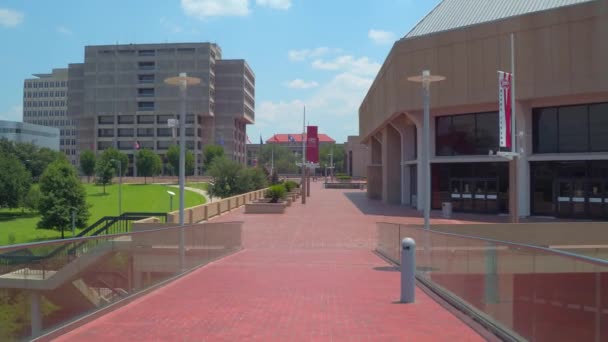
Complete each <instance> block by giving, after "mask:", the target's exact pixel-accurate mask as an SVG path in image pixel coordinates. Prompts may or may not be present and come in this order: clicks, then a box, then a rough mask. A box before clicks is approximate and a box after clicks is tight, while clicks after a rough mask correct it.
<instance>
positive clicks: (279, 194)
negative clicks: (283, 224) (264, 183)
mask: <svg viewBox="0 0 608 342" xmlns="http://www.w3.org/2000/svg"><path fill="white" fill-rule="evenodd" d="M286 195H287V191H286V190H285V186H284V185H283V184H277V185H273V186H271V187H270V188H268V190H267V191H266V198H270V203H278V202H279V200H282V199H285V196H286Z"/></svg>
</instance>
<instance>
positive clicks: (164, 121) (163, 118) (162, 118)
mask: <svg viewBox="0 0 608 342" xmlns="http://www.w3.org/2000/svg"><path fill="white" fill-rule="evenodd" d="M175 118H176V117H175V115H159V116H158V118H157V120H156V123H159V124H163V125H166V124H167V120H169V119H175Z"/></svg>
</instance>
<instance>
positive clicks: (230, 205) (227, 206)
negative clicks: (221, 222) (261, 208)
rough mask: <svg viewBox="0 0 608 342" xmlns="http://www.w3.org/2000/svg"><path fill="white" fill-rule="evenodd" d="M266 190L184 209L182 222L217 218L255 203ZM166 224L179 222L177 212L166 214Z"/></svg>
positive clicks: (189, 222) (187, 222)
mask: <svg viewBox="0 0 608 342" xmlns="http://www.w3.org/2000/svg"><path fill="white" fill-rule="evenodd" d="M265 193H266V189H262V190H256V191H252V192H248V193H246V194H241V195H237V196H233V197H228V198H223V199H221V200H219V201H215V202H211V203H205V204H201V205H197V206H194V207H191V208H186V209H185V213H184V216H185V218H184V221H185V223H186V224H191V223H197V222H200V221H207V220H209V219H211V218H213V217H215V216H219V215H221V214H223V213H226V212H229V211H230V210H233V209H236V208H240V207H242V206H243V205H245V204H246V203H249V202H251V201H255V200H257V199H258V198H262V197H264V194H265ZM167 222H168V223H173V224H175V223H178V222H179V211H178V210H176V211H172V212H170V213H168V214H167Z"/></svg>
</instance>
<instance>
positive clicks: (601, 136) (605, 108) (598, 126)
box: [589, 103, 608, 152]
mask: <svg viewBox="0 0 608 342" xmlns="http://www.w3.org/2000/svg"><path fill="white" fill-rule="evenodd" d="M589 138H590V139H589V140H590V143H591V146H590V148H591V152H600V151H608V103H600V104H595V105H591V106H589Z"/></svg>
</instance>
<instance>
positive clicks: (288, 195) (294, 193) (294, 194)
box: [287, 191, 300, 202]
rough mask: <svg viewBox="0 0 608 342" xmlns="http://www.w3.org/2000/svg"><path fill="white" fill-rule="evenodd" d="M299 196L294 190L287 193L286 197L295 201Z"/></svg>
mask: <svg viewBox="0 0 608 342" xmlns="http://www.w3.org/2000/svg"><path fill="white" fill-rule="evenodd" d="M299 196H300V194H299V193H297V192H295V191H293V192H288V193H287V198H289V199H291V201H292V202H295V201H296V200H297V199H298V197H299Z"/></svg>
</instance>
